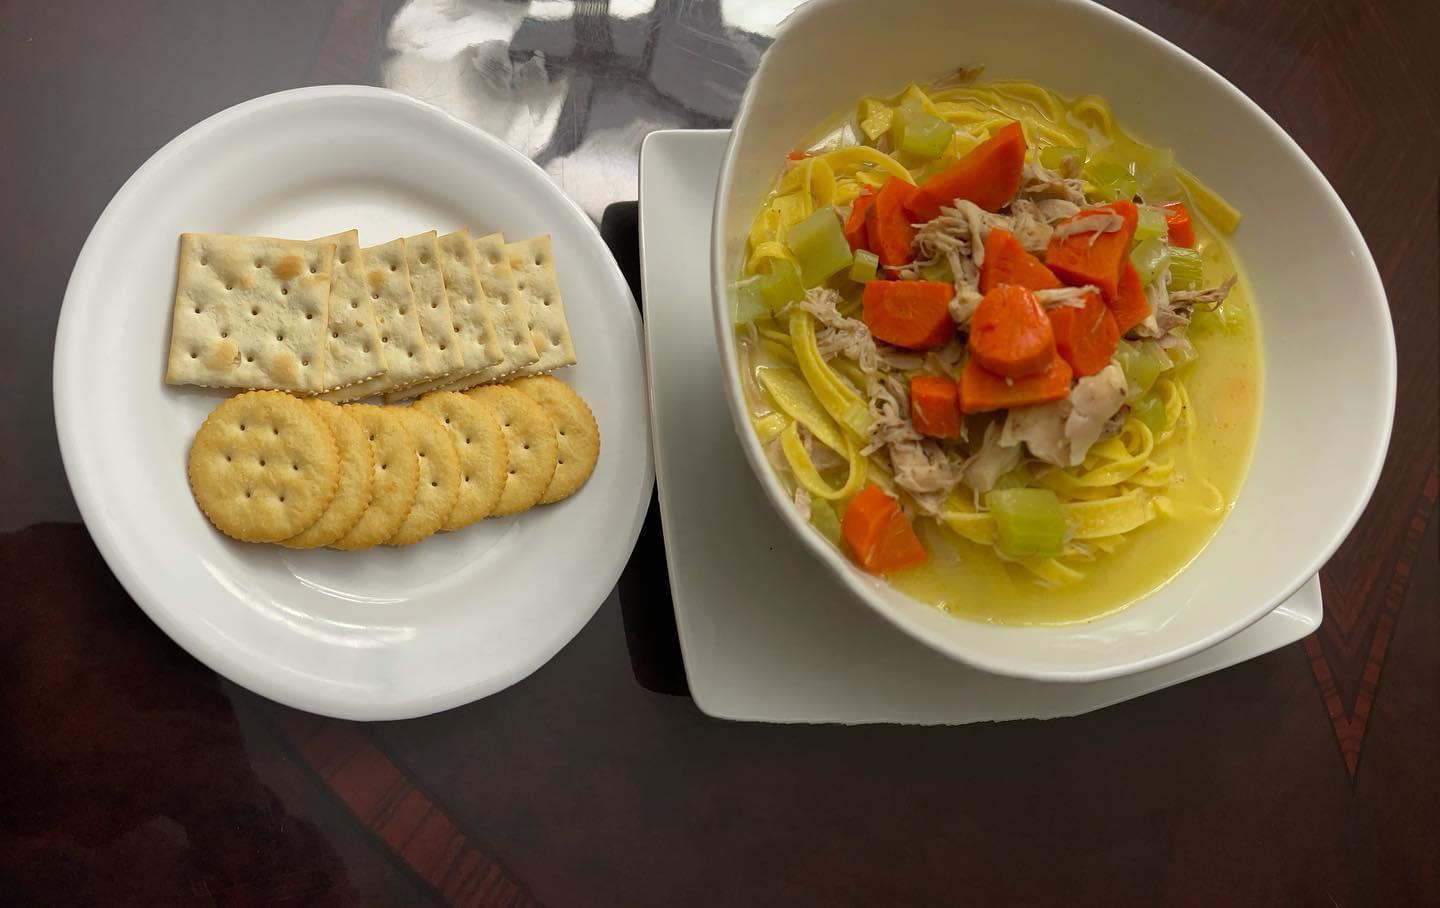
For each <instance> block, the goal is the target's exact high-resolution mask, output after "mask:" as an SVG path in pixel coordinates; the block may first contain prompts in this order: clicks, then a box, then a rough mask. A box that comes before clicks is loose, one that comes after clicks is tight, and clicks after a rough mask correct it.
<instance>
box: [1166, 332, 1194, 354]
mask: <svg viewBox="0 0 1440 908" xmlns="http://www.w3.org/2000/svg"><path fill="white" fill-rule="evenodd" d="M1157 343H1159V344H1160V349H1161V350H1178V351H1179V352H1180V353H1181V354H1183V355H1185V356H1186V357H1188V358H1192V359H1193V358H1194V357H1195V345H1194V344H1193V343H1191V341H1190V338H1189V337H1188V336H1187V335H1186V334H1185V333H1184V331H1182V330H1180V329H1176V330H1175V331H1173V332H1171V333H1169V334H1167V335H1165V336H1164V337H1162V338H1160V340H1159V341H1158V342H1157Z"/></svg>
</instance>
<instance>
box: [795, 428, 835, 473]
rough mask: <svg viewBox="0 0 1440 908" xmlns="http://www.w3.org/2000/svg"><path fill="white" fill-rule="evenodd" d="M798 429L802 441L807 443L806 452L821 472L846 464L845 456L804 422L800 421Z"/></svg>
mask: <svg viewBox="0 0 1440 908" xmlns="http://www.w3.org/2000/svg"><path fill="white" fill-rule="evenodd" d="M797 431H798V432H799V433H800V441H801V443H802V444H804V445H805V453H806V454H808V455H810V462H811V463H813V464H815V469H817V470H819V471H820V472H822V473H823V472H825V471H826V470H831V469H835V468H837V467H843V466H845V465H846V464H847V463H848V461H846V459H845V456H844V455H843V454H841V453H840V452H839V451H835V450H832V449H831V448H830V447H829V446H828V445H826V444H825V443H823V442H821V441H820V440H819V439H817V438H816V437H815V435H814V434H813V433H812V432H811V431H810V430H809V429H807V428H805V424H804V423H799V424H798V428H797Z"/></svg>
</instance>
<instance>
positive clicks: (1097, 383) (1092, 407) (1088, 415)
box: [1065, 362, 1126, 467]
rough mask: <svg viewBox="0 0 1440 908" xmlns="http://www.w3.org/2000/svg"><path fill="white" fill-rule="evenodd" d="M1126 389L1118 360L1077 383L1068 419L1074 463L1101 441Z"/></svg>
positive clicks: (1071, 392)
mask: <svg viewBox="0 0 1440 908" xmlns="http://www.w3.org/2000/svg"><path fill="white" fill-rule="evenodd" d="M1125 390H1126V384H1125V372H1124V370H1122V369H1121V368H1120V365H1119V364H1118V363H1114V362H1112V363H1110V365H1108V366H1106V367H1105V368H1103V369H1101V370H1100V371H1099V372H1097V373H1096V374H1094V375H1090V376H1086V377H1085V378H1082V379H1080V380H1079V381H1078V382H1076V383H1075V387H1074V388H1073V389H1072V390H1071V391H1070V397H1069V399H1068V402H1069V404H1070V414H1069V415H1068V416H1067V417H1066V418H1065V438H1066V441H1067V443H1068V444H1069V447H1070V466H1072V467H1075V466H1079V465H1080V464H1082V463H1084V462H1085V455H1086V454H1088V453H1090V446H1091V445H1093V444H1095V442H1097V441H1099V440H1100V435H1101V433H1103V432H1104V431H1105V426H1106V424H1107V423H1108V422H1109V420H1110V417H1112V416H1114V415H1115V414H1116V412H1118V411H1119V410H1120V408H1121V407H1122V406H1124V405H1125Z"/></svg>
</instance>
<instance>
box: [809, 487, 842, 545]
mask: <svg viewBox="0 0 1440 908" xmlns="http://www.w3.org/2000/svg"><path fill="white" fill-rule="evenodd" d="M810 525H811V526H813V527H814V528H815V529H817V530H819V531H820V535H821V536H824V537H825V538H826V539H828V540H830V541H831V542H832V543H834V544H835V545H840V540H841V535H840V518H839V517H838V516H837V515H836V514H835V507H834V505H832V504H830V502H828V501H826V500H825V499H823V498H811V499H810Z"/></svg>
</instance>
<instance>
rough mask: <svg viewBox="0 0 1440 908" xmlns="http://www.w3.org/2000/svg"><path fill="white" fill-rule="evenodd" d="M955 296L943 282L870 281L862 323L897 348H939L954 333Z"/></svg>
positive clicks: (866, 292)
mask: <svg viewBox="0 0 1440 908" xmlns="http://www.w3.org/2000/svg"><path fill="white" fill-rule="evenodd" d="M877 204H878V203H877ZM954 295H955V289H954V288H953V287H951V286H950V285H949V284H947V283H945V282H943V281H871V282H870V283H868V284H866V285H865V297H864V306H865V311H864V319H865V324H866V326H867V327H869V328H870V333H871V334H873V335H875V336H876V337H878V338H879V339H880V340H883V341H885V342H886V343H889V344H894V345H895V346H897V347H905V348H906V349H909V350H929V349H932V348H934V347H942V346H944V345H945V343H946V342H947V341H949V340H950V338H952V337H954V336H955V320H954V319H952V318H951V317H950V298H951V297H952V296H954Z"/></svg>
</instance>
